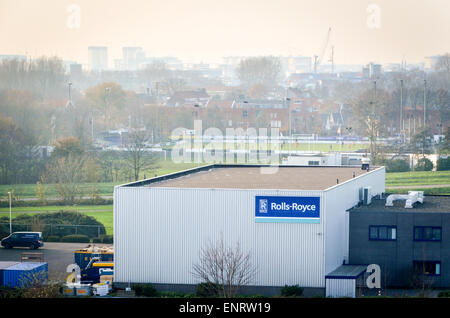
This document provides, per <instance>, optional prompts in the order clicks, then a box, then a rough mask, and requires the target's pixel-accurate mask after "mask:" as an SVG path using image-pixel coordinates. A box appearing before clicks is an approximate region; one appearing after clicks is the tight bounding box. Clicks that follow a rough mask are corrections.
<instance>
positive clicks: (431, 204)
mask: <svg viewBox="0 0 450 318" xmlns="http://www.w3.org/2000/svg"><path fill="white" fill-rule="evenodd" d="M385 204H386V198H384V199H375V198H373V199H372V203H371V204H370V205H362V206H359V207H354V208H352V209H350V211H355V212H356V211H358V212H365V211H369V212H401V213H407V212H411V213H415V212H427V213H428V212H429V213H433V212H438V213H439V212H440V213H442V212H450V196H444V195H442V196H436V195H425V196H424V199H423V203H415V204H414V205H413V208H410V209H407V208H405V200H395V201H394V206H391V207H389V206H385Z"/></svg>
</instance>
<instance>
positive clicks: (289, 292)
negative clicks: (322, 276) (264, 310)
mask: <svg viewBox="0 0 450 318" xmlns="http://www.w3.org/2000/svg"><path fill="white" fill-rule="evenodd" d="M302 295H303V288H301V287H300V286H298V285H292V286H288V285H285V286H284V287H283V288H282V289H281V296H284V297H300V296H302Z"/></svg>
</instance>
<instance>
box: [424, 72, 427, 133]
mask: <svg viewBox="0 0 450 318" xmlns="http://www.w3.org/2000/svg"><path fill="white" fill-rule="evenodd" d="M426 118H427V80H424V81H423V128H424V129H425V127H426Z"/></svg>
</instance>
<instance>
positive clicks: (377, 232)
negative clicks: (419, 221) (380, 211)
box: [369, 225, 397, 241]
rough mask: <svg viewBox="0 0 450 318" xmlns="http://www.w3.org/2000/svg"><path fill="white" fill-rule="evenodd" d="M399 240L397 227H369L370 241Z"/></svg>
mask: <svg viewBox="0 0 450 318" xmlns="http://www.w3.org/2000/svg"><path fill="white" fill-rule="evenodd" d="M396 239H397V227H396V226H387V225H371V226H369V240H373V241H394V240H396Z"/></svg>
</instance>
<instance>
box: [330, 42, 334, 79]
mask: <svg viewBox="0 0 450 318" xmlns="http://www.w3.org/2000/svg"><path fill="white" fill-rule="evenodd" d="M330 62H331V74H334V45H333V46H332V47H331V58H330Z"/></svg>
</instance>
